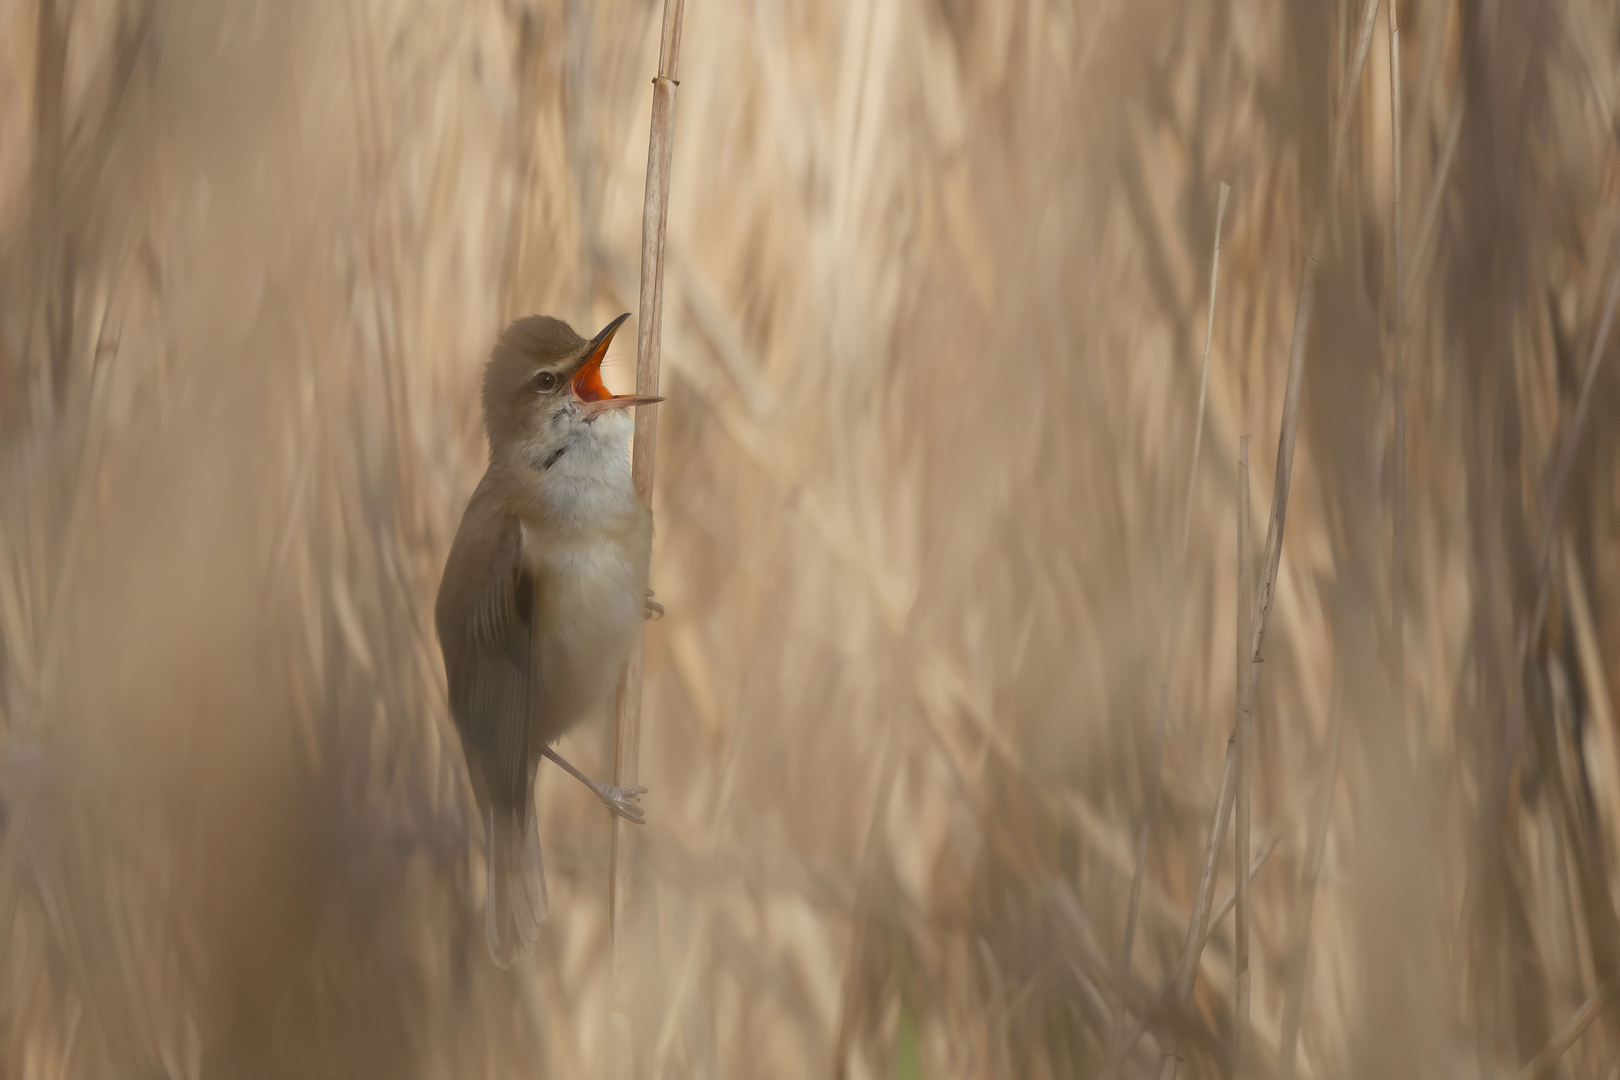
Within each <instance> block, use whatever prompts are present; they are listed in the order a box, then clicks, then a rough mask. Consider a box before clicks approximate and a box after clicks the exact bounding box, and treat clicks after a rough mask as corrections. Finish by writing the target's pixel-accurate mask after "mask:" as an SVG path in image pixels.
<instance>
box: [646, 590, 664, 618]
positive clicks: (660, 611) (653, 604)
mask: <svg viewBox="0 0 1620 1080" xmlns="http://www.w3.org/2000/svg"><path fill="white" fill-rule="evenodd" d="M663 617H664V605H663V604H660V603H659V602H658V601H656V600H654V599H653V591H652V590H651V589H648V590H647V621H648V622H656V621H658V620H659V619H662V618H663Z"/></svg>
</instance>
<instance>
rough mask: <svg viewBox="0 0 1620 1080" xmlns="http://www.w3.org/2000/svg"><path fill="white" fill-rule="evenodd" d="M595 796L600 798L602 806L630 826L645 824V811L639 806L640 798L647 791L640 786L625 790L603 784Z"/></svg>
mask: <svg viewBox="0 0 1620 1080" xmlns="http://www.w3.org/2000/svg"><path fill="white" fill-rule="evenodd" d="M596 794H597V795H599V796H600V797H601V799H602V805H604V806H606V807H607V808H608V809H609V810H611V811H613V812H614V813H615V814H617V815H619V816H620V817H622V818H624V819H625V820H626V821H628V822H630V823H631V824H633V825H645V824H647V811H646V810H645V809H643V808H642V805H641V797H642V796H643V795H645V794H647V789H646V788H644V787H642V786H641V785H640V784H637V785H636V786H635V787H627V788H621V787H613V786H611V785H609V784H603V785H602V786H601V788H599V789H598V790H597V792H596Z"/></svg>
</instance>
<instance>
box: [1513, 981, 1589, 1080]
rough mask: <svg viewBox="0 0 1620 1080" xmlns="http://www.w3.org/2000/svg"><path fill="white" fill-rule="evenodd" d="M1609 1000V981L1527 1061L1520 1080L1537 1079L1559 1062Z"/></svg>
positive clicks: (1520, 1073)
mask: <svg viewBox="0 0 1620 1080" xmlns="http://www.w3.org/2000/svg"><path fill="white" fill-rule="evenodd" d="M1608 1000H1609V986H1608V984H1607V983H1605V984H1604V985H1602V986H1599V987H1598V988H1597V989H1596V990H1594V991H1592V994H1591V996H1590V997H1588V998H1587V999H1586V1002H1585V1003H1584V1004H1583V1005H1582V1006H1581V1007H1580V1008H1579V1009H1576V1010H1575V1015H1573V1016H1571V1017H1570V1018H1569V1021H1568V1022H1567V1023H1566V1024H1564V1026H1563V1027H1561V1028H1559V1029H1558V1032H1557V1033H1556V1034H1555V1035H1553V1037H1552V1038H1551V1039H1550V1040H1548V1042H1547V1045H1546V1046H1544V1047H1542V1048H1541V1051H1540V1053H1538V1054H1536V1056H1535V1057H1533V1058H1531V1059H1530V1060H1529V1061H1528V1062H1526V1063H1525V1066H1524V1068H1522V1069H1520V1070H1519V1080H1536V1077H1538V1076H1540V1075H1541V1074H1542V1073H1544V1072H1546V1071H1547V1070H1548V1069H1550V1068H1552V1067H1553V1066H1554V1065H1555V1064H1557V1063H1558V1059H1559V1058H1561V1057H1563V1056H1564V1052H1565V1051H1567V1050H1568V1049H1569V1048H1570V1047H1571V1046H1574V1045H1575V1040H1576V1039H1578V1038H1580V1037H1581V1035H1582V1034H1584V1033H1585V1031H1586V1029H1587V1028H1588V1027H1590V1026H1591V1025H1592V1021H1593V1020H1596V1019H1597V1016H1598V1013H1600V1012H1602V1011H1603V1006H1604V1005H1605V1004H1607V1003H1608Z"/></svg>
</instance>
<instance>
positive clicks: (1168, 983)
mask: <svg viewBox="0 0 1620 1080" xmlns="http://www.w3.org/2000/svg"><path fill="white" fill-rule="evenodd" d="M1281 842H1282V835H1281V834H1278V835H1276V836H1273V837H1272V838H1271V839H1270V840H1268V841H1266V846H1265V847H1263V848H1261V849H1260V852H1259V853H1258V854H1256V855H1255V857H1254V861H1253V862H1251V863H1250V864H1249V881H1250V882H1251V883H1252V882H1253V881H1254V879H1255V877H1256V875H1258V874H1259V873H1260V868H1261V867H1262V866H1264V865H1265V864H1266V860H1267V859H1269V858H1270V857H1271V853H1272V852H1273V851H1276V850H1277V845H1278V844H1280V843H1281ZM1236 906H1237V889H1236V888H1233V889H1231V890H1229V891H1228V892H1227V894H1226V895H1225V896H1224V897H1222V898H1221V902H1220V903H1219V904H1217V905H1215V910H1214V911H1212V912H1210V914H1209V930H1213V929H1214V928H1215V927H1217V926H1219V925H1220V924H1221V920H1222V919H1224V918H1226V917H1227V916H1228V915H1230V914H1231V913H1232V909H1233V908H1234V907H1236ZM1209 930H1206V931H1205V933H1204V940H1205V941H1208V940H1209ZM1200 952H1202V946H1200ZM1180 975H1181V973H1180V971H1172V972H1171V973H1170V974H1169V975H1166V976H1165V978H1164V981H1163V982H1161V983H1160V984H1159V989H1158V990H1157V991H1156V992H1155V993H1154V995H1153V1004H1152V1005H1151V1006H1150V1007H1149V1008H1147V1009H1145V1010H1143V1012H1142V1016H1141V1018H1140V1019H1138V1020H1137V1022H1136V1026H1135V1027H1134V1028H1132V1029H1131V1033H1130V1035H1129V1037H1127V1038H1126V1040H1125V1043H1124V1046H1123V1047H1122V1048H1121V1050H1120V1054H1121V1056H1122V1057H1129V1056H1130V1054H1131V1052H1132V1051H1133V1050H1135V1049H1136V1044H1137V1043H1139V1042H1141V1041H1142V1036H1143V1035H1146V1034H1147V1029H1148V1027H1149V1025H1150V1024H1151V1023H1152V1021H1153V1017H1154V1016H1156V1015H1157V1014H1158V1013H1159V1011H1160V1010H1161V1009H1163V1008H1164V1007H1165V1006H1166V1005H1168V1004H1169V1003H1170V998H1171V995H1172V994H1174V993H1175V990H1176V984H1177V981H1178V980H1179V979H1180Z"/></svg>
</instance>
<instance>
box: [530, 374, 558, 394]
mask: <svg viewBox="0 0 1620 1080" xmlns="http://www.w3.org/2000/svg"><path fill="white" fill-rule="evenodd" d="M534 385H535V386H536V387H538V388H539V389H541V390H555V389H557V375H556V373H555V372H551V371H542V372H541V373H540V374H538V375H536V376H535V377H534Z"/></svg>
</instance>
